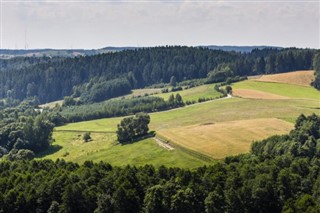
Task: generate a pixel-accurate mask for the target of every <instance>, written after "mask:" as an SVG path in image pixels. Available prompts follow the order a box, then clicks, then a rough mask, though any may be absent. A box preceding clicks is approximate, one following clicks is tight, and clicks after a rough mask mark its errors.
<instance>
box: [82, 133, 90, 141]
mask: <svg viewBox="0 0 320 213" xmlns="http://www.w3.org/2000/svg"><path fill="white" fill-rule="evenodd" d="M83 140H84V142H88V141H90V140H91V135H90V132H86V133H84V135H83Z"/></svg>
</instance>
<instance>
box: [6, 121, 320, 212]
mask: <svg viewBox="0 0 320 213" xmlns="http://www.w3.org/2000/svg"><path fill="white" fill-rule="evenodd" d="M319 126H320V117H319V116H316V115H310V116H307V117H306V116H304V115H301V116H299V118H298V119H297V122H296V125H295V129H294V130H292V131H291V132H290V133H289V134H288V135H285V136H274V137H270V138H268V139H266V140H263V141H261V142H256V143H255V144H254V145H253V146H252V151H251V153H249V154H243V155H239V156H233V157H227V158H226V159H225V160H224V161H223V162H219V163H216V164H214V165H212V166H207V167H201V168H198V169H196V170H192V171H191V170H185V169H179V168H166V167H163V166H161V167H159V168H157V169H156V168H154V167H153V166H150V165H146V166H143V167H138V168H137V167H134V166H127V167H123V168H121V167H112V166H111V165H109V164H108V163H103V162H100V163H92V162H90V161H87V162H85V163H84V164H83V165H78V164H75V163H71V162H65V161H64V160H57V161H55V162H53V161H50V160H41V161H39V160H37V161H35V160H32V161H13V162H10V161H1V162H0V189H1V194H0V212H77V213H80V212H96V213H98V212H208V213H209V212H319V209H320V206H319V203H320V193H319V192H320V160H319V156H320V146H319V144H320V129H319Z"/></svg>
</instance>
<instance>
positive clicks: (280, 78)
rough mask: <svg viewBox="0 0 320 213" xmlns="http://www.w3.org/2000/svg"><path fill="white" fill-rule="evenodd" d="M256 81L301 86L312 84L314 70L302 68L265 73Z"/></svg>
mask: <svg viewBox="0 0 320 213" xmlns="http://www.w3.org/2000/svg"><path fill="white" fill-rule="evenodd" d="M254 80H255V81H264V82H277V83H286V84H295V85H299V86H310V84H311V82H313V81H314V71H313V70H302V71H295V72H288V73H280V74H273V75H263V76H261V77H260V78H258V79H254Z"/></svg>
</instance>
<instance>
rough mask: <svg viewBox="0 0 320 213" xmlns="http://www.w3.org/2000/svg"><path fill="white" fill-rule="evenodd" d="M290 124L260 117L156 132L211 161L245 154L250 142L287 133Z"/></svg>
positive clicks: (291, 126)
mask: <svg viewBox="0 0 320 213" xmlns="http://www.w3.org/2000/svg"><path fill="white" fill-rule="evenodd" d="M292 128H293V124H291V123H289V122H286V121H283V120H280V119H276V118H261V119H250V120H239V121H228V122H221V123H213V124H211V125H201V124H198V125H192V126H185V127H179V128H172V129H167V130H165V131H159V132H158V133H159V134H160V135H161V136H163V137H165V138H166V139H168V140H169V141H173V142H174V143H175V144H178V145H181V146H183V147H188V148H189V149H191V150H194V151H197V152H200V153H203V154H206V155H208V156H210V157H212V158H214V159H222V158H224V157H226V156H228V155H237V154H239V153H247V152H249V150H250V147H251V143H252V141H253V140H261V139H264V138H266V137H268V136H271V135H275V134H278V135H281V134H285V133H288V132H289V131H290V130H291V129H292Z"/></svg>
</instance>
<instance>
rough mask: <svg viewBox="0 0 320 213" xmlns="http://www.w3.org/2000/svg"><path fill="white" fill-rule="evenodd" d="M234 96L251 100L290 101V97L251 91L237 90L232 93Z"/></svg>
mask: <svg viewBox="0 0 320 213" xmlns="http://www.w3.org/2000/svg"><path fill="white" fill-rule="evenodd" d="M232 95H233V96H236V97H241V98H251V99H289V98H288V97H285V96H281V95H275V94H272V93H267V92H261V91H257V90H251V89H235V90H234V91H232Z"/></svg>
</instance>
